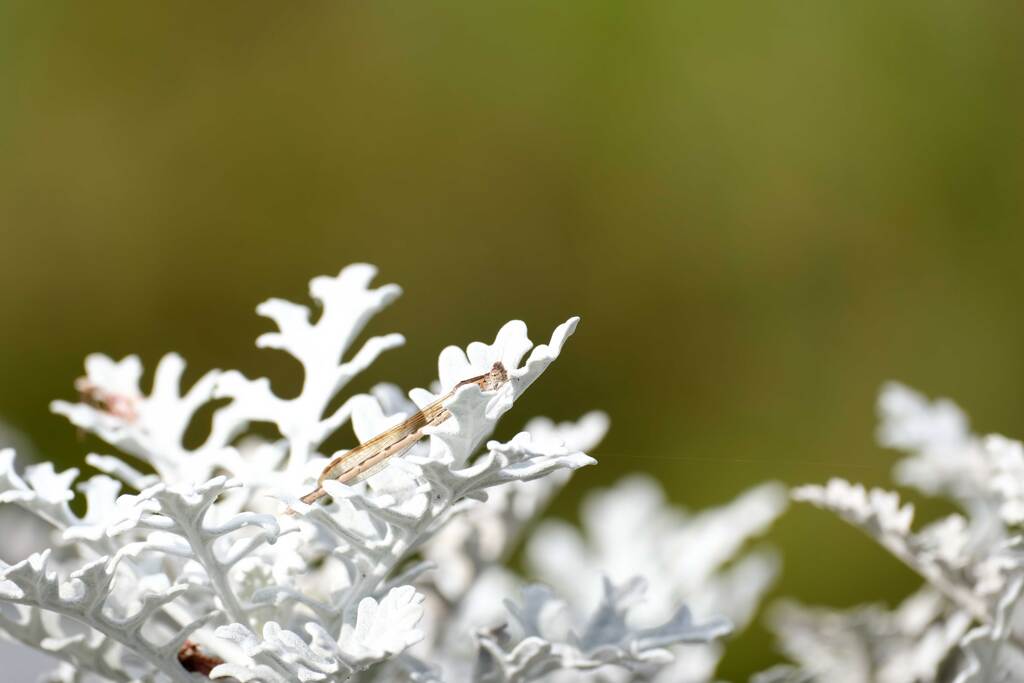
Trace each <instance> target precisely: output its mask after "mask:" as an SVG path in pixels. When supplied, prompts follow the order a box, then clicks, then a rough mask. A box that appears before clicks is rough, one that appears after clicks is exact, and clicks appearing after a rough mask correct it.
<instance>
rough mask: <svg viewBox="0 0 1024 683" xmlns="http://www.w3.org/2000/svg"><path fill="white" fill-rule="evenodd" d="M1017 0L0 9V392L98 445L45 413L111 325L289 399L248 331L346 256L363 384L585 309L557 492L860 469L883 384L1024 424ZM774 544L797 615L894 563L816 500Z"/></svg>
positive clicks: (862, 596) (287, 375)
mask: <svg viewBox="0 0 1024 683" xmlns="http://www.w3.org/2000/svg"><path fill="white" fill-rule="evenodd" d="M1022 13H1024V10H1022V9H1021V8H1020V6H1018V5H1015V4H1013V3H952V2H946V3H924V2H910V1H897V2H886V1H884V0H867V1H866V2H859V3H840V2H821V3H813V4H803V5H796V4H792V3H773V2H769V3H748V4H745V5H736V4H729V3H713V2H681V3H648V2H607V1H602V0H598V1H596V2H568V3H559V4H554V5H553V4H551V3H542V2H536V1H530V2H497V3H487V4H480V3H473V2H469V1H468V0H457V1H452V2H445V3H440V4H432V5H421V6H415V5H411V4H410V3H398V2H390V1H388V2H381V3H322V4H316V5H311V4H303V5H290V4H277V5H269V4H268V5H262V6H261V5H254V4H253V3H230V2H225V3H207V4H201V5H199V4H193V5H189V6H186V5H182V4H175V5H171V4H168V5H165V6H162V7H161V6H156V5H152V4H139V3H127V2H124V3H106V4H103V5H102V6H97V5H95V4H91V3H90V4H85V3H75V4H72V3H67V4H65V5H61V4H59V3H58V4H55V3H38V2H29V1H27V0H12V1H11V2H5V3H2V5H0V86H2V92H3V97H4V99H3V106H2V107H0V143H2V145H3V149H4V153H3V155H0V253H2V254H3V259H2V261H0V292H3V296H0V328H2V329H3V333H2V334H0V378H3V382H4V387H3V391H0V416H2V417H3V418H4V419H5V420H7V421H8V422H10V423H12V424H13V425H14V426H15V427H17V428H18V429H20V430H21V431H23V432H25V433H27V434H31V435H32V438H33V440H34V441H35V443H36V445H37V447H38V451H39V454H40V456H41V457H42V458H45V459H53V460H56V461H57V462H59V463H61V464H62V465H63V466H71V465H78V464H80V463H79V462H78V461H77V457H78V454H80V453H82V452H86V451H88V450H95V449H97V448H98V443H97V442H95V441H94V440H87V441H86V442H85V443H84V444H79V443H77V442H76V440H75V436H74V434H73V433H72V432H71V431H69V430H67V429H64V428H63V426H62V425H61V424H60V422H59V421H57V420H56V419H55V418H54V417H52V416H47V413H46V410H45V406H46V405H47V403H48V402H49V401H50V400H51V399H52V398H53V397H55V396H62V397H64V398H67V399H70V398H72V397H73V390H72V388H71V386H70V384H69V382H68V378H70V377H74V376H76V375H77V374H78V373H79V369H80V363H81V358H82V357H84V356H85V355H86V354H87V353H90V352H93V351H98V350H102V351H105V352H107V353H110V354H111V355H113V356H115V357H122V356H124V355H126V354H128V353H133V352H139V353H140V354H141V356H142V358H143V360H144V362H145V365H146V367H154V366H155V364H156V361H157V360H158V358H159V357H160V355H161V354H162V353H163V352H164V351H166V350H167V349H174V350H176V351H178V352H180V353H182V355H183V356H185V357H187V358H189V359H190V362H191V367H197V368H206V367H236V368H239V369H241V370H242V371H244V372H246V373H247V374H253V373H255V372H257V371H259V372H260V373H263V374H267V375H269V376H270V377H271V379H272V380H273V384H274V388H275V391H277V393H278V394H279V395H281V396H292V395H295V394H297V393H298V378H299V373H297V372H296V370H297V367H296V366H295V365H293V364H290V362H289V361H288V359H287V358H281V357H279V355H278V354H272V353H259V352H256V351H254V350H252V349H251V348H250V346H249V344H248V340H249V339H251V338H252V337H253V336H255V334H257V333H258V332H260V331H262V330H263V328H262V327H261V324H260V323H259V322H258V321H257V320H256V319H255V318H254V317H253V316H251V302H253V301H259V300H262V299H264V298H266V297H267V296H270V295H272V294H274V295H286V296H287V297H288V298H293V299H294V298H298V297H299V296H301V293H302V287H301V284H300V283H302V282H304V281H305V279H306V277H307V276H308V274H309V273H311V272H333V271H334V270H335V269H336V267H337V265H338V264H339V263H342V262H348V261H355V260H368V261H373V262H375V263H377V264H379V265H380V266H381V267H382V269H383V270H384V272H386V273H388V274H389V275H390V276H391V277H392V279H395V280H398V281H401V282H402V283H403V285H404V286H406V288H407V289H408V291H409V292H410V295H409V296H408V297H406V298H405V299H404V300H403V301H402V302H401V303H399V304H398V305H396V306H395V307H394V308H393V309H392V310H391V311H389V312H387V313H385V314H384V316H383V318H384V321H383V324H385V325H386V326H389V329H391V328H394V329H401V330H403V331H404V332H405V333H406V336H407V337H408V339H409V344H408V346H407V348H405V349H403V350H401V351H396V352H393V353H392V354H391V355H389V356H386V357H384V358H382V359H381V360H380V362H379V363H378V364H376V365H375V366H374V372H373V373H368V375H367V376H366V378H365V383H364V384H360V385H358V386H354V387H353V388H354V390H357V391H359V390H364V389H368V388H369V387H370V386H372V385H373V384H374V383H376V382H378V381H380V380H381V379H383V378H385V377H400V378H402V379H403V380H404V381H406V382H407V383H409V384H413V383H419V384H423V383H425V382H427V381H429V380H430V379H431V377H432V374H433V367H434V359H433V358H432V356H431V354H432V353H433V350H434V349H436V348H439V347H440V346H443V345H444V344H446V343H448V342H449V341H450V340H451V339H470V338H476V336H478V335H479V331H480V330H481V329H496V327H497V326H498V325H500V324H501V323H502V322H504V321H505V320H506V319H508V318H510V317H516V318H522V319H525V320H528V321H530V323H531V324H533V325H535V326H539V327H544V326H547V327H553V326H554V325H555V324H556V323H557V322H560V320H561V318H560V316H562V315H563V313H564V312H565V311H567V310H571V311H574V312H578V313H580V314H581V316H582V317H583V318H584V319H585V320H586V325H587V328H586V334H583V335H578V338H577V339H576V340H575V344H574V346H575V348H574V353H573V354H572V355H571V357H569V358H565V359H563V360H562V361H560V365H561V367H560V368H559V372H560V373H561V381H560V382H559V384H558V388H557V391H555V390H548V389H547V388H546V387H544V386H538V387H536V388H535V389H533V390H532V392H533V393H532V395H531V409H535V410H536V412H538V413H544V414H549V415H552V416H554V417H556V418H559V419H568V418H574V417H576V416H577V415H576V406H600V407H601V408H603V409H604V410H606V411H607V412H608V413H609V414H611V415H612V416H613V417H614V419H615V425H616V427H615V429H614V430H613V431H612V432H611V433H610V435H609V438H608V441H607V442H606V443H605V444H604V445H603V447H602V453H601V455H602V466H601V467H600V468H591V470H590V471H587V470H584V471H582V472H581V473H580V474H579V477H578V482H577V483H576V484H575V485H574V486H573V487H570V488H569V489H568V490H567V491H566V492H565V495H563V496H561V497H560V498H559V500H558V502H557V503H556V505H557V507H558V509H559V510H561V511H562V512H563V513H565V514H573V513H572V511H574V510H576V509H577V507H578V503H579V500H578V498H577V497H578V496H579V495H580V494H581V492H583V491H586V490H588V489H589V488H593V487H594V486H596V485H602V484H608V483H610V482H612V481H613V480H616V479H618V478H619V476H620V475H622V474H624V473H625V472H627V471H632V470H634V469H645V470H647V471H649V472H650V473H651V474H652V475H654V476H655V477H656V478H657V479H658V480H659V481H660V482H661V483H662V484H663V486H665V488H666V490H667V494H668V496H669V498H670V499H671V500H672V501H674V502H677V503H683V504H685V505H686V506H687V507H689V508H694V509H699V508H703V507H706V506H708V505H713V504H717V503H719V502H720V501H723V500H729V499H731V498H733V497H734V496H736V495H738V494H739V493H740V492H741V491H743V490H745V489H747V488H749V487H750V486H752V485H754V484H755V483H758V482H761V481H764V480H768V479H781V480H783V481H786V482H788V483H791V484H797V483H802V482H806V481H824V480H826V479H827V478H828V477H831V476H834V475H838V476H843V477H845V478H848V479H852V480H858V481H864V482H865V483H867V484H869V485H873V484H882V483H883V482H885V481H887V480H888V476H887V470H888V468H887V465H886V463H885V461H884V459H883V458H879V457H877V453H876V452H875V446H874V445H873V443H872V440H871V438H870V434H871V426H872V416H871V412H870V410H868V409H867V406H869V405H870V402H871V399H872V397H873V395H874V393H875V391H876V390H877V387H878V385H879V384H880V382H881V381H883V380H884V379H887V378H889V377H894V376H895V377H900V378H903V379H905V380H906V381H908V382H910V383H911V384H913V385H915V386H919V387H922V388H923V389H925V390H936V389H941V390H942V391H943V392H944V393H948V394H949V395H954V396H957V397H958V399H959V400H962V401H963V402H964V404H965V405H970V406H971V407H972V410H973V412H974V414H976V415H979V416H983V418H984V420H985V422H984V423H983V424H981V425H979V431H982V432H988V431H1002V432H1006V433H1017V432H1016V431H1015V428H1016V424H1017V421H1018V420H1019V416H1020V415H1021V414H1022V412H1024V381H1022V377H1021V375H1024V354H1021V352H1020V350H1021V349H1022V348H1024V318H1022V317H1021V316H1020V315H1019V305H1020V300H1021V295H1022V294H1024V271H1022V270H1021V269H1020V267H1019V263H1018V261H1019V254H1020V253H1022V251H1024V231H1022V230H1021V229H1020V227H1021V222H1022V220H1021V219H1022V203H1021V199H1020V197H1021V193H1020V190H1019V188H1020V187H1021V185H1022V182H1024V149H1022V147H1024V142H1022V141H1024V136H1022V135H1021V134H1020V132H1021V131H1020V127H1021V123H1020V122H1021V121H1024V106H1022V105H1024V91H1022V89H1021V88H1020V87H1019V84H1020V82H1021V77H1022V74H1024V14H1022ZM482 292H486V295H485V296H483V295H481V293H482ZM225 329H231V330H238V333H232V334H225V333H224V332H223V331H224V330H225ZM378 370H379V373H378ZM369 375H372V376H369ZM197 378H198V377H192V376H190V377H187V378H186V379H187V380H188V382H187V383H188V384H191V382H192V381H194V380H195V379H197ZM360 381H363V380H360ZM148 382H149V379H148V378H144V379H143V384H144V385H145V384H147V383H148ZM516 417H517V415H513V416H511V418H510V419H511V422H512V423H513V424H521V422H518V423H517V422H516ZM518 417H519V418H521V419H525V417H526V416H525V415H518ZM506 436H511V434H499V437H501V438H504V437H506ZM199 440H200V437H196V439H195V440H194V441H191V442H189V443H188V445H189V447H190V448H194V447H196V446H198V445H199ZM186 441H188V439H186ZM351 443H352V441H351V439H348V440H344V439H339V442H338V443H336V444H332V445H333V446H335V447H337V448H342V447H348V446H349V445H351ZM922 512H924V513H927V512H928V508H925V509H924V510H922ZM933 512H934V511H933ZM808 539H815V545H813V546H811V545H809V544H808ZM775 540H776V541H777V542H778V544H779V545H780V546H781V549H782V551H783V555H784V556H785V557H786V566H785V570H784V573H783V575H782V578H781V584H780V587H781V592H783V593H785V594H787V595H790V596H794V597H796V598H798V599H800V600H802V601H805V602H809V603H816V604H837V603H838V604H854V603H859V602H864V601H869V600H875V599H880V598H888V599H889V600H890V602H891V603H893V604H895V601H897V600H898V599H900V598H901V597H902V596H904V595H906V594H908V593H909V592H910V591H911V590H912V587H913V586H914V585H915V579H914V577H913V576H912V575H911V574H910V572H908V571H905V570H904V569H903V568H901V567H900V565H899V564H898V563H896V562H895V561H891V560H889V559H888V558H887V557H886V556H885V555H884V554H883V553H882V552H880V551H879V552H877V553H875V554H871V553H870V552H868V553H865V550H864V546H865V544H863V543H861V542H859V539H858V536H857V534H856V533H855V532H854V531H853V530H849V531H847V532H838V531H834V530H832V531H828V532H826V531H823V529H822V520H821V516H820V514H817V515H816V514H814V513H813V512H812V511H810V510H803V509H797V510H794V511H792V512H791V513H789V515H787V517H786V518H785V520H784V521H783V522H782V524H781V526H779V527H778V530H777V533H776V535H775ZM812 547H813V551H812V550H811V548H812ZM840 572H841V573H842V574H843V575H844V576H845V577H846V580H844V581H843V582H840V583H839V584H836V583H833V582H823V581H820V580H818V579H819V577H821V576H826V575H836V574H838V573H840ZM727 652H728V654H727V655H726V659H725V661H724V663H723V669H722V671H721V673H722V675H723V676H724V677H726V678H731V679H741V678H743V674H744V673H745V672H748V671H752V670H755V669H760V668H763V667H765V666H767V665H768V664H770V663H771V662H772V661H774V659H775V657H774V655H773V654H772V653H771V651H770V641H769V639H768V638H767V637H766V636H765V635H764V633H763V632H761V631H760V630H758V629H757V628H755V629H753V630H752V631H751V632H750V635H749V636H743V637H742V638H741V639H740V640H738V641H736V642H733V643H731V644H730V645H729V647H728V650H727Z"/></svg>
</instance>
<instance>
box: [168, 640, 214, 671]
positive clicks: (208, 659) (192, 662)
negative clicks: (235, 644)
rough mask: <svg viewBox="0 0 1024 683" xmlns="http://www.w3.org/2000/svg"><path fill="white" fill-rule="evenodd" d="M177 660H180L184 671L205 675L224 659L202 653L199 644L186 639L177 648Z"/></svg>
mask: <svg viewBox="0 0 1024 683" xmlns="http://www.w3.org/2000/svg"><path fill="white" fill-rule="evenodd" d="M178 661H179V662H181V666H182V667H184V669H185V671H191V672H192V673H197V674H202V675H203V676H206V677H209V676H210V672H211V671H213V669H214V667H216V666H217V665H218V664H223V663H224V660H223V659H221V658H219V657H212V656H210V655H206V654H203V653H202V651H201V650H200V649H199V646H198V645H196V644H195V643H193V642H192V641H191V640H186V641H185V644H184V645H182V646H181V649H180V650H178Z"/></svg>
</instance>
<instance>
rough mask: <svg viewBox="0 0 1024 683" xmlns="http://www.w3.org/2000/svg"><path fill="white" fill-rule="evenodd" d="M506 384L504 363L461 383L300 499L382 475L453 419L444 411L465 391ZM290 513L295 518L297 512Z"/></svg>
mask: <svg viewBox="0 0 1024 683" xmlns="http://www.w3.org/2000/svg"><path fill="white" fill-rule="evenodd" d="M506 382H508V372H506V371H505V366H504V365H502V364H501V363H495V364H494V366H493V367H492V368H491V369H490V370H489V371H487V372H485V373H484V374H482V375H479V376H477V377H470V378H469V379H464V380H462V381H461V382H459V383H458V384H456V385H455V386H454V387H453V388H452V390H451V391H449V392H448V393H446V394H445V395H444V396H441V397H440V398H438V399H437V400H436V401H434V402H433V403H431V404H430V405H427V406H424V407H423V409H422V410H420V411H419V412H417V413H416V414H415V415H413V416H412V417H410V418H409V419H407V420H405V421H404V422H402V423H401V424H397V425H395V426H394V427H392V428H391V429H388V430H386V431H384V432H381V433H380V434H378V435H377V436H375V437H373V438H372V439H370V440H368V441H366V442H365V443H362V444H360V445H358V446H356V447H355V448H353V449H352V450H350V451H346V452H345V453H342V454H341V455H339V456H338V457H336V458H334V459H333V460H331V461H330V462H329V463H327V467H325V468H324V470H323V472H322V473H321V474H320V477H319V478H318V479H317V487H316V489H315V490H313V491H311V492H309V493H307V494H306V495H304V496H303V497H302V498H301V500H302V502H303V503H306V504H307V505H310V504H312V503H315V502H316V501H318V500H320V499H321V498H323V497H324V496H326V495H327V491H325V490H324V487H323V486H324V482H325V481H327V480H328V479H334V480H335V481H340V482H341V483H343V484H354V483H356V482H360V481H363V480H364V479H366V478H367V477H369V476H371V475H373V474H375V473H377V472H379V471H380V470H381V469H382V468H383V467H385V466H386V465H387V464H388V461H390V460H391V458H393V457H395V456H397V455H401V454H402V453H405V452H406V451H408V450H409V449H410V448H412V447H413V445H415V444H416V442H417V441H419V440H420V439H422V438H423V436H424V434H423V430H424V429H425V428H427V427H430V426H433V425H439V424H441V423H442V422H444V421H445V420H447V419H448V418H450V417H451V416H452V413H451V411H450V410H448V409H447V408H445V407H444V403H445V401H447V400H448V399H450V398H451V397H452V396H454V395H455V392H457V391H458V390H459V389H461V388H462V387H464V386H468V385H470V384H475V385H477V386H478V387H480V388H481V389H482V390H483V391H496V390H497V389H499V388H501V387H502V386H503V385H504V384H505V383H506ZM289 512H290V513H292V514H294V511H289Z"/></svg>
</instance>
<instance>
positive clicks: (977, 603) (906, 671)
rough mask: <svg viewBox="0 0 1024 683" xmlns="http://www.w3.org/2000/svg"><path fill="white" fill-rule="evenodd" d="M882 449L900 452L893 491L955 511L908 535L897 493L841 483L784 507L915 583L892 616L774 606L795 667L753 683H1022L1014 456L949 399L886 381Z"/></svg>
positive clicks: (1022, 489) (1022, 578) (1019, 487)
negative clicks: (872, 547)
mask: <svg viewBox="0 0 1024 683" xmlns="http://www.w3.org/2000/svg"><path fill="white" fill-rule="evenodd" d="M879 414H880V418H881V423H880V425H879V429H878V439H879V441H880V443H881V444H882V445H883V446H886V447H889V448H895V449H898V450H901V451H904V452H905V453H906V454H907V455H906V457H905V458H904V459H903V460H901V461H900V462H899V463H898V464H897V466H896V468H895V478H896V481H897V483H899V484H901V485H903V486H907V487H910V488H913V489H916V490H917V491H919V492H921V493H923V494H926V495H929V496H941V497H943V498H946V499H948V500H949V501H951V502H952V503H954V504H955V505H956V506H957V507H959V509H960V511H959V512H956V513H953V514H950V515H947V516H945V517H943V518H941V519H939V520H937V521H935V522H932V523H930V524H927V525H925V526H924V527H922V528H918V529H915V528H914V507H913V505H912V504H910V503H906V502H903V501H901V498H900V496H899V494H898V493H896V492H893V491H887V490H883V489H878V488H875V489H870V490H869V489H866V488H865V487H864V486H862V485H860V484H852V483H850V482H847V481H845V480H842V479H833V480H831V481H829V482H828V483H827V484H826V485H824V486H803V487H800V488H797V489H795V490H794V491H793V498H794V499H796V500H798V501H805V502H808V503H811V504H812V505H815V506H817V507H820V508H823V509H825V510H829V511H831V512H834V513H835V514H837V515H838V516H839V517H841V518H842V519H843V520H845V521H846V522H848V523H850V524H852V525H854V526H856V527H857V528H859V529H861V530H863V531H864V532H865V533H866V534H867V535H868V536H870V537H871V538H873V539H874V540H875V541H876V542H877V543H879V544H880V545H881V546H882V547H883V548H885V549H886V550H887V551H889V552H890V553H891V554H892V555H893V556H895V557H896V558H897V559H898V560H900V561H901V562H903V563H904V564H905V565H907V566H908V567H909V568H910V569H912V570H913V571H915V572H917V573H918V574H919V575H920V576H921V578H922V579H924V582H923V586H922V587H921V589H920V590H919V591H917V592H916V593H914V594H913V595H911V596H909V597H908V598H907V599H906V600H905V601H904V602H903V603H902V604H900V605H898V606H897V607H896V608H895V609H887V608H885V607H883V606H881V605H865V606H861V607H856V608H853V609H850V610H846V611H837V610H831V609H825V608H808V607H804V606H801V605H798V604H796V603H795V602H787V603H782V604H780V605H778V606H776V607H775V609H774V610H773V611H772V616H771V620H772V622H773V627H774V629H775V630H776V631H777V633H778V634H779V638H780V642H781V645H782V649H783V650H784V651H785V652H786V653H787V654H788V655H789V656H790V658H792V659H793V660H794V661H795V662H796V663H797V666H781V667H777V668H775V669H773V670H771V671H769V672H765V673H764V674H762V675H761V676H760V677H758V678H757V679H756V681H758V683H770V682H782V681H787V682H795V681H818V682H826V681H827V682H829V683H833V682H834V683H876V682H877V683H930V682H938V681H943V682H945V681H954V682H955V683H983V682H984V683H1000V682H1010V681H1020V680H1024V637H1022V632H1024V615H1022V614H1021V612H1020V610H1019V609H1017V608H1018V605H1019V604H1020V601H1021V592H1022V585H1024V536H1022V535H1021V524H1022V522H1024V447H1022V444H1021V443H1020V442H1018V441H1013V440H1011V439H1007V438H1005V437H1002V436H998V435H991V436H986V437H981V436H976V435H975V434H973V433H971V431H970V429H969V428H968V422H967V418H966V417H965V415H964V414H963V412H961V410H960V409H959V408H958V407H957V406H956V405H954V404H953V403H952V402H950V401H948V400H945V399H940V400H937V401H934V402H930V401H929V400H928V399H926V398H925V397H924V396H922V395H920V394H918V393H917V392H914V391H912V390H910V389H908V388H907V387H904V386H902V385H898V384H890V385H888V386H886V387H885V388H884V389H883V391H882V393H881V396H880V398H879Z"/></svg>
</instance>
